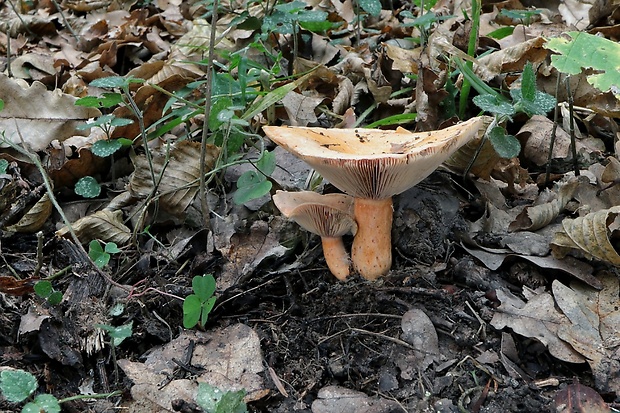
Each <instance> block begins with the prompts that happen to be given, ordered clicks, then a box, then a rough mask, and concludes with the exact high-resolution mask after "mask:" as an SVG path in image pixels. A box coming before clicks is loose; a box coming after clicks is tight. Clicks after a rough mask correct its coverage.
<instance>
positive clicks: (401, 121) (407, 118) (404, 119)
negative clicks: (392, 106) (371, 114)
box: [365, 113, 418, 129]
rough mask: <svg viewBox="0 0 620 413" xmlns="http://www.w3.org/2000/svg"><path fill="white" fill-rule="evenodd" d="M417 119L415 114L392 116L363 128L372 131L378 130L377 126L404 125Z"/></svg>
mask: <svg viewBox="0 0 620 413" xmlns="http://www.w3.org/2000/svg"><path fill="white" fill-rule="evenodd" d="M417 117H418V114H417V113H402V114H400V115H392V116H388V117H387V118H383V119H379V120H378V121H376V122H373V123H371V124H370V125H368V126H365V128H368V129H373V128H378V127H379V126H388V125H406V124H408V123H411V122H413V121H414V120H415V119H416V118H417Z"/></svg>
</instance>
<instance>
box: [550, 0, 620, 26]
mask: <svg viewBox="0 0 620 413" xmlns="http://www.w3.org/2000/svg"><path fill="white" fill-rule="evenodd" d="M613 8H614V4H613V2H612V1H607V0H562V1H561V2H560V4H559V5H558V11H559V12H560V14H561V15H562V18H563V19H564V21H565V22H566V24H567V25H568V26H574V27H575V28H576V29H577V30H585V29H586V28H587V27H588V26H590V24H593V23H596V22H597V21H598V20H599V19H600V18H602V17H605V16H608V15H609V14H610V13H611V11H612V10H613Z"/></svg>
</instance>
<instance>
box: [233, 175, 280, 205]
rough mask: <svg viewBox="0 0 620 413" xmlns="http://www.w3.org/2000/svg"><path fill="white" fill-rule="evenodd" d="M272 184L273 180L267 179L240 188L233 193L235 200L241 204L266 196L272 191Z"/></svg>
mask: <svg viewBox="0 0 620 413" xmlns="http://www.w3.org/2000/svg"><path fill="white" fill-rule="evenodd" d="M271 186H272V184H271V182H270V181H266V180H265V181H262V182H260V183H257V184H254V185H249V186H244V187H241V188H238V189H237V190H236V191H235V194H234V195H233V202H234V203H235V204H237V205H241V204H245V203H246V202H249V201H251V200H253V199H257V198H260V197H262V196H265V195H267V194H268V193H269V191H271Z"/></svg>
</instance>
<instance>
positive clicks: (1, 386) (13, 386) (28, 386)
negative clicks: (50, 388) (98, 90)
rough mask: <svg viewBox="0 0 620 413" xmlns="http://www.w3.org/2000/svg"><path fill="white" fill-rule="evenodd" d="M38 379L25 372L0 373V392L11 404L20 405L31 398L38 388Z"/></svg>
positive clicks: (6, 371) (10, 371)
mask: <svg viewBox="0 0 620 413" xmlns="http://www.w3.org/2000/svg"><path fill="white" fill-rule="evenodd" d="M38 386H39V385H38V383H37V378H36V377H34V376H33V375H32V374H30V373H28V372H27V371H24V370H4V371H2V372H0V390H1V391H2V395H3V396H4V398H5V399H7V400H8V401H9V402H11V403H20V402H22V401H24V400H25V399H27V398H28V397H30V395H31V394H32V393H34V391H35V390H36V389H37V387H38Z"/></svg>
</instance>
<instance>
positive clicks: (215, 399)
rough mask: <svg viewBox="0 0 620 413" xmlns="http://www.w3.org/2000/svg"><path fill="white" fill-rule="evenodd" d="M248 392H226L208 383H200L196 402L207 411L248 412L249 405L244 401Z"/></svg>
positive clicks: (207, 412) (215, 412) (224, 412)
mask: <svg viewBox="0 0 620 413" xmlns="http://www.w3.org/2000/svg"><path fill="white" fill-rule="evenodd" d="M245 394H246V392H245V391H244V390H239V391H236V392H233V391H228V392H224V391H222V390H220V389H218V388H217V387H213V386H211V385H210V384H208V383H204V382H200V383H198V394H197V395H196V403H197V404H198V405H199V406H200V407H202V409H203V410H204V411H205V412H206V413H246V412H247V411H248V410H247V406H246V405H245V403H244V402H243V398H244V397H245Z"/></svg>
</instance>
